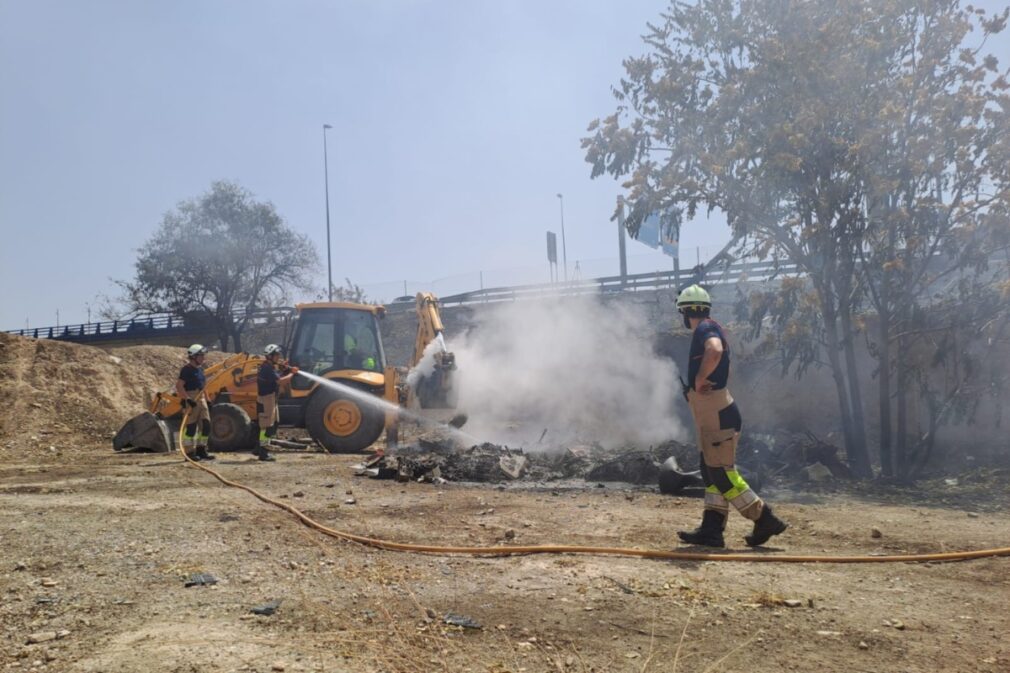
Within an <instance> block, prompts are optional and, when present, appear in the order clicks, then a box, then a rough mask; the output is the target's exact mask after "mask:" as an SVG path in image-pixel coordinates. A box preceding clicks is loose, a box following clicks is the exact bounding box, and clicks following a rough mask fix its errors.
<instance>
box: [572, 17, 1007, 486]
mask: <svg viewBox="0 0 1010 673" xmlns="http://www.w3.org/2000/svg"><path fill="white" fill-rule="evenodd" d="M921 5H929V6H931V7H935V8H936V12H937V14H938V15H943V16H945V17H947V18H948V19H950V20H956V21H960V22H961V23H964V22H968V23H970V22H971V19H970V15H967V14H966V13H965V12H961V11H960V10H958V9H957V3H956V2H949V1H947V2H945V1H943V0H932V1H929V2H918V1H912V0H877V1H873V2H871V1H869V0H838V1H836V0H756V1H754V2H740V1H727V0H699V2H698V3H697V4H696V5H687V4H685V3H682V2H673V3H672V4H671V6H670V8H669V10H668V11H667V12H666V13H664V14H663V15H662V19H663V20H662V22H660V23H659V24H658V25H650V26H649V32H648V34H647V35H646V36H645V41H646V43H647V44H648V45H649V46H650V47H651V49H652V51H651V53H649V54H647V55H645V56H642V57H640V58H630V59H627V60H625V62H624V65H625V70H626V76H625V78H624V79H622V80H621V82H620V86H619V87H616V88H615V89H614V94H615V96H616V98H617V100H618V101H619V105H618V108H617V111H616V113H615V114H613V115H611V116H609V117H606V118H605V119H603V120H602V121H601V120H596V121H594V122H593V123H592V124H590V127H589V131H590V133H591V134H592V135H590V136H589V137H587V138H584V139H583V147H584V148H585V149H586V152H587V154H586V159H587V161H588V162H589V163H591V164H592V166H593V168H592V176H593V177H597V176H600V175H603V174H605V173H609V174H611V175H613V176H614V177H619V178H625V182H624V187H625V188H626V189H627V190H628V195H627V196H626V201H627V202H628V203H630V204H631V212H630V214H629V216H628V218H627V220H626V222H627V225H628V228H629V230H630V231H631V233H632V235H634V234H635V232H636V231H637V228H638V226H639V223H640V222H641V221H642V219H643V218H644V217H645V216H646V215H648V214H649V213H651V212H654V211H657V210H666V209H669V208H676V207H684V208H685V209H686V212H687V215H688V217H693V216H694V214H695V213H696V211H697V209H698V208H699V207H704V208H707V209H708V210H710V211H711V210H714V209H719V210H721V211H723V212H724V213H725V214H726V216H727V220H728V222H729V224H730V226H731V228H732V230H733V234H734V237H735V238H738V239H739V240H740V245H739V249H738V252H739V253H740V254H745V255H753V256H757V257H760V258H763V259H767V258H771V259H775V260H783V261H789V262H792V263H794V264H795V265H796V268H797V269H798V272H799V274H798V275H799V276H800V278H797V279H794V280H793V281H791V282H790V283H783V285H782V287H781V292H782V293H792V294H793V295H795V296H794V298H795V300H796V301H798V302H799V303H795V302H793V303H790V302H787V301H783V300H782V299H783V297H782V296H779V297H777V298H775V297H773V296H771V295H769V294H768V293H765V295H768V296H764V297H761V296H758V297H755V298H754V299H753V301H751V302H749V303H750V305H751V306H752V307H753V308H754V309H755V310H754V311H753V312H752V313H751V317H752V319H753V320H755V323H754V324H755V326H756V328H757V331H758V332H760V330H761V329H763V328H764V327H765V325H763V324H762V322H761V320H762V319H763V318H765V317H766V316H768V317H771V318H772V319H773V321H774V320H777V321H779V326H780V328H781V329H783V330H784V331H783V333H782V336H783V338H787V339H791V340H792V341H793V343H792V345H791V348H790V350H789V353H791V355H790V358H792V362H786V365H787V366H788V365H790V364H792V363H796V364H797V365H798V366H799V367H800V368H801V370H802V368H803V367H805V366H808V365H810V364H819V363H821V362H823V363H825V364H826V366H828V367H829V368H830V371H831V374H832V378H833V380H834V382H835V388H836V393H837V397H838V403H839V414H840V417H841V420H842V430H843V436H844V440H845V448H846V453H847V456H848V459H849V463H850V466H851V467H852V469H853V472H854V473H855V474H857V475H859V476H862V477H867V476H870V475H871V474H872V470H871V467H870V461H869V452H868V450H867V446H866V444H867V443H866V438H865V422H864V419H863V404H862V399H861V391H860V386H859V373H858V369H857V367H856V355H855V348H854V345H855V340H856V338H857V337H858V335H859V332H860V325H859V320H858V317H857V312H858V310H859V309H860V302H861V301H862V298H863V293H864V290H865V288H864V287H863V285H862V282H863V277H862V276H861V271H860V265H859V259H860V253H861V252H862V251H863V249H864V245H865V242H866V235H867V229H868V227H869V220H868V217H867V214H866V210H867V202H868V199H869V198H870V197H869V194H870V193H871V191H872V189H874V188H875V186H876V185H877V183H878V180H879V178H880V175H879V174H875V173H874V172H873V171H871V170H869V168H868V167H869V166H870V165H871V164H872V162H873V161H875V160H876V159H875V157H876V152H877V150H878V146H877V145H876V144H875V143H879V138H880V137H881V135H882V134H884V135H886V134H887V133H889V132H892V133H893V132H894V131H893V130H891V131H889V130H888V129H893V127H894V126H895V125H896V124H900V121H901V119H900V117H896V116H895V115H894V114H893V112H892V111H893V109H894V108H895V107H901V104H902V103H903V101H902V100H901V99H899V98H898V97H897V93H896V92H895V90H894V89H893V83H894V79H895V77H898V76H899V75H898V73H900V71H901V69H902V68H901V64H902V62H903V60H904V59H906V58H908V53H907V52H908V44H909V39H914V37H912V38H910V37H909V33H908V31H907V22H906V21H904V19H906V18H907V17H908V16H909V15H914V14H916V13H917V12H918V11H919V10H918V7H919V6H921ZM998 23H999V22H998V21H997V22H995V23H992V22H990V23H985V22H982V25H983V28H984V30H985V31H986V33H987V34H988V33H991V32H995V31H997V30H999V29H1000V28H1001V26H1000V25H998ZM920 52H921V54H920V56H921V58H923V59H925V60H926V61H928V62H925V63H922V64H921V65H922V67H923V68H924V69H927V68H929V67H930V66H931V65H932V66H936V67H937V68H938V69H940V70H942V69H943V68H942V66H943V65H944V64H945V63H947V62H948V61H949V59H950V58H951V54H950V53H949V52H948V51H944V49H943V47H942V46H939V47H938V46H936V45H930V46H929V47H928V48H925V47H924V48H922V49H920ZM938 76H939V77H942V74H941V75H938ZM906 88H908V87H906ZM913 88H914V87H913ZM776 308H778V309H780V313H779V314H778V315H769V313H768V311H770V310H775V309H776ZM809 320H815V321H816V323H817V324H816V326H813V325H810V324H803V322H802V321H809ZM804 335H807V336H808V337H809V339H810V341H809V342H808V343H807V344H806V345H800V344H799V343H797V342H798V341H799V340H802V339H803V336H804ZM811 344H813V347H811Z"/></svg>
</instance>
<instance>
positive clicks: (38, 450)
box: [0, 334, 185, 459]
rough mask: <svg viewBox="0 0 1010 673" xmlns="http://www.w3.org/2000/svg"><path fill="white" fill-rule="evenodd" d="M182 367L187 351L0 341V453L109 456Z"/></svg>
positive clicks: (4, 338) (4, 337) (8, 338)
mask: <svg viewBox="0 0 1010 673" xmlns="http://www.w3.org/2000/svg"><path fill="white" fill-rule="evenodd" d="M184 361H185V349H183V348H176V347H173V346H133V347H129V348H118V349H114V350H111V351H106V350H103V349H101V348H96V347H94V346H84V345H80V344H73V343H64V342H60V341H51V340H46V339H28V338H24V337H18V336H12V335H8V334H0V408H3V409H5V410H6V411H7V413H4V414H0V453H2V454H3V455H6V456H10V457H14V456H15V455H19V456H23V457H29V458H32V459H35V458H38V459H45V458H46V457H50V456H52V457H55V456H58V455H59V454H60V453H61V452H65V451H79V450H85V449H86V450H93V449H95V448H97V447H101V448H108V447H109V446H110V444H109V442H110V441H111V438H112V436H113V435H114V434H115V432H116V430H118V429H119V427H120V426H121V425H122V424H123V422H125V421H126V420H127V419H128V418H130V417H131V416H133V415H135V414H137V413H140V412H141V411H143V410H144V408H145V402H146V400H147V399H149V397H150V396H151V395H152V394H153V393H154V392H155V391H157V390H165V389H167V388H169V387H170V386H172V385H173V384H174V382H175V378H176V375H177V374H178V371H179V367H181V366H182V364H183V362H184Z"/></svg>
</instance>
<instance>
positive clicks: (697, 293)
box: [677, 285, 787, 547]
mask: <svg viewBox="0 0 1010 673" xmlns="http://www.w3.org/2000/svg"><path fill="white" fill-rule="evenodd" d="M711 309H712V299H711V297H710V296H709V294H708V292H707V291H705V289H704V288H702V287H701V286H699V285H691V286H690V287H688V288H685V289H684V291H683V292H681V293H680V295H679V296H678V297H677V310H678V311H679V312H680V314H681V316H683V319H684V327H686V328H688V329H690V330H691V331H692V332H693V336H692V339H691V351H690V359H689V361H688V367H687V383H686V384H685V385H684V394H685V396H686V397H687V402H688V405H689V406H690V407H691V415H692V416H693V417H694V424H695V430H696V432H697V436H698V446H699V448H700V449H701V461H700V463H701V476H702V479H703V480H704V482H705V506H704V511H703V513H702V520H701V526H699V527H698V528H696V529H695V530H693V531H679V532H678V533H677V534H678V535H679V536H680V539H681V540H683V541H684V542H687V543H689V544H695V545H703V546H706V547H724V546H725V544H726V543H725V540H724V538H723V532H724V531H725V529H726V520H727V519H728V518H729V508H730V505H732V506H733V509H735V510H736V511H737V512H739V513H740V514H741V515H742V516H743V517H744V518H745V519H749V520H750V521H753V522H754V529H753V531H752V532H751V534H750V535H746V536H744V540H745V541H746V542H747V544H748V545H750V546H751V547H757V546H760V545H763V544H764V543H766V542H767V541H768V540H769V539H771V537H772V536H773V535H779V534H780V533H783V532H785V530H786V527H787V526H786V523H785V522H784V521H782V520H781V519H779V518H778V517H776V516H775V514H773V513H772V508H771V507H770V506H769V505H768V503H766V502H765V501H764V500H762V499H761V498H760V497H759V496H758V495H757V494H756V493H755V492H754V491H753V490H751V487H750V486H748V485H747V482H746V481H744V478H743V477H742V476H741V475H740V473H739V472H738V471H737V469H736V447H737V444H738V442H739V441H740V430H741V429H742V427H743V419H742V417H741V416H740V409H739V408H738V407H737V405H736V402H734V401H733V396H732V395H730V392H729V388H728V387H727V386H728V384H729V364H730V354H729V342H728V341H726V335H725V333H724V332H723V328H722V326H721V325H719V323H717V322H716V321H715V320H712V318H711V317H710V316H709V313H710V312H711Z"/></svg>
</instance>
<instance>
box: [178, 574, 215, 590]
mask: <svg viewBox="0 0 1010 673" xmlns="http://www.w3.org/2000/svg"><path fill="white" fill-rule="evenodd" d="M212 584H217V578H216V577H214V576H213V575H211V574H210V573H193V574H192V575H190V576H189V577H188V578H186V584H185V586H187V587H203V586H210V585H212Z"/></svg>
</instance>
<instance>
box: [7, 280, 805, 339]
mask: <svg viewBox="0 0 1010 673" xmlns="http://www.w3.org/2000/svg"><path fill="white" fill-rule="evenodd" d="M795 272H796V267H795V265H793V264H785V263H779V262H774V261H770V262H735V263H732V264H726V265H718V266H715V267H714V268H709V269H707V270H706V272H705V274H704V282H705V284H706V285H725V284H729V283H739V282H744V281H762V280H767V279H769V278H772V277H775V276H777V275H780V274H783V273H795ZM701 280H702V277H701V274H700V273H699V272H698V270H697V268H695V269H681V270H680V271H679V273H678V272H674V271H672V270H671V271H652V272H648V273H635V274H628V275H625V276H605V277H602V278H592V279H586V280H572V281H567V282H558V283H541V284H533V285H513V286H504V287H488V288H483V289H480V290H472V291H470V292H461V293H458V294H452V295H448V296H443V297H440V298H439V301H440V302H441V303H442V305H443V306H467V305H472V304H489V303H495V302H504V301H520V300H523V299H536V298H545V297H558V296H562V297H565V296H576V295H596V294H617V293H622V292H640V291H650V290H661V289H669V288H677V287H683V286H685V285H689V284H691V283H694V282H700V281H701ZM413 308H414V301H413V298H411V299H410V300H409V301H402V302H392V303H390V304H387V305H386V309H387V310H388V311H390V312H394V313H395V312H401V311H409V310H413ZM292 311H293V309H291V308H289V307H280V308H269V309H254V310H253V311H251V312H250V311H247V309H245V308H239V309H235V310H234V311H233V312H232V319H233V320H241V319H242V318H244V317H248V318H250V319H251V320H252V321H253V322H254V323H263V322H268V321H272V320H278V319H285V318H287V317H289V316H290V315H291V312H292ZM207 329H208V328H207V324H206V321H205V320H200V319H198V318H194V319H192V320H186V319H185V318H184V317H182V316H179V315H173V314H169V313H158V314H152V315H148V316H142V317H137V318H130V319H126V320H107V321H103V322H90V323H84V324H78V325H59V326H52V327H34V328H31V329H20V330H7V333H8V334H17V335H19V336H26V337H32V338H35V339H62V340H65V341H74V342H78V343H86V342H92V341H112V340H128V339H134V338H136V339H144V338H146V337H161V336H172V335H185V334H200V333H205V332H206V331H207Z"/></svg>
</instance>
